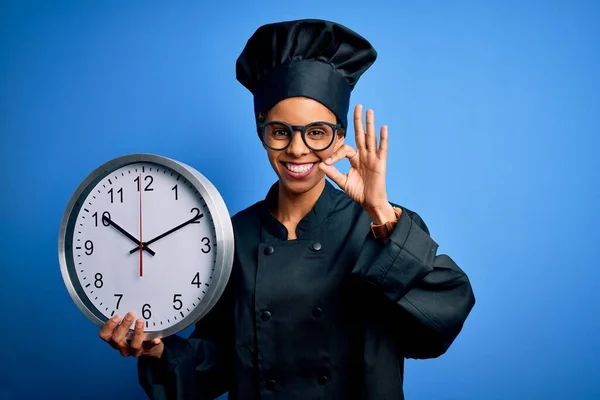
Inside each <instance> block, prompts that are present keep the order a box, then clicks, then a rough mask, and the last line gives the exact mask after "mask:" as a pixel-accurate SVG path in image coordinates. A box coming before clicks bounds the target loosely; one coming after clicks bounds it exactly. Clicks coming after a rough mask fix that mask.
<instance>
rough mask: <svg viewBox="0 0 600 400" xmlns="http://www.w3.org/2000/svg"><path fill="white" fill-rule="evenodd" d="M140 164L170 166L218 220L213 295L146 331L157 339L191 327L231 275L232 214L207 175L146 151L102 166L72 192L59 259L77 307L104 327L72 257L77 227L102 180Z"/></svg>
mask: <svg viewBox="0 0 600 400" xmlns="http://www.w3.org/2000/svg"><path fill="white" fill-rule="evenodd" d="M136 163H151V164H156V165H158V166H161V167H166V168H169V169H171V170H173V171H175V172H177V173H178V174H181V176H182V177H184V178H185V179H187V180H188V181H189V182H190V183H191V184H192V185H193V186H194V188H195V189H196V190H198V192H199V194H200V195H201V196H202V199H203V200H204V201H205V202H206V206H207V208H208V210H209V212H210V214H211V216H212V219H213V222H214V229H215V235H216V240H217V245H216V248H217V255H216V263H215V274H218V275H217V276H215V275H213V284H211V291H210V292H209V296H205V297H204V298H203V299H202V301H201V302H200V304H199V305H198V306H197V307H195V308H194V310H193V311H192V312H191V313H190V314H188V315H187V316H186V317H185V318H183V319H182V320H180V321H178V322H177V323H176V324H174V325H172V326H170V327H168V328H165V329H161V330H157V331H151V332H144V340H152V339H154V338H163V337H167V336H170V335H172V334H175V333H177V332H180V331H182V330H184V329H186V328H188V327H189V326H191V325H192V324H194V323H195V322H197V321H199V320H200V319H202V318H203V317H204V316H205V315H206V314H207V313H208V312H209V311H210V310H211V309H212V308H213V307H214V306H215V304H216V302H217V301H218V300H219V298H220V297H221V296H222V294H223V292H224V291H225V287H226V286H227V282H228V281H229V277H230V275H231V269H232V266H233V253H234V234H233V226H232V223H231V218H230V214H229V211H228V209H227V206H226V204H225V201H224V200H223V198H222V197H221V194H220V193H219V192H218V190H217V189H216V188H215V186H214V185H213V184H212V183H211V182H210V181H209V180H208V179H207V178H206V177H205V176H204V175H202V174H201V173H200V172H198V171H197V170H196V169H194V168H193V167H190V166H189V165H187V164H184V163H182V162H180V161H177V160H174V159H171V158H168V157H164V156H160V155H156V154H145V153H137V154H129V155H124V156H120V157H117V158H114V159H112V160H110V161H108V162H106V163H104V164H102V165H100V166H99V167H97V168H96V169H95V170H93V171H92V172H91V173H90V174H89V175H88V176H87V177H86V178H85V179H84V180H83V181H82V182H81V183H80V184H79V186H78V187H77V189H76V190H75V192H74V193H73V194H72V195H71V198H70V200H69V202H68V204H67V207H66V209H65V211H64V214H63V217H62V220H61V224H60V228H59V233H58V259H59V263H60V271H61V274H62V277H63V280H64V283H65V285H66V287H67V290H68V292H69V294H70V296H71V298H72V299H73V301H74V302H75V304H76V305H77V307H78V308H79V309H80V310H81V312H83V314H84V315H85V316H86V317H87V318H88V319H89V320H91V321H92V322H93V323H94V324H95V325H96V326H98V327H102V325H104V323H105V322H106V321H108V319H107V318H106V317H105V316H104V314H103V313H102V312H100V311H99V310H98V309H97V308H96V307H95V306H94V305H93V304H92V302H91V301H90V300H89V298H88V296H87V295H86V294H85V291H84V290H83V288H82V286H81V284H80V282H79V279H78V277H77V273H76V270H75V265H74V263H73V262H74V261H73V257H72V254H73V249H72V239H73V234H74V227H75V223H76V220H77V216H78V214H79V211H80V210H81V207H82V206H83V202H84V201H85V199H86V198H87V196H88V195H89V193H90V192H91V191H92V190H93V189H94V187H95V186H96V185H97V184H98V182H100V181H101V180H102V179H104V178H105V177H106V176H108V175H110V174H111V173H113V172H114V171H116V170H117V169H119V168H122V167H124V166H126V165H130V164H136ZM213 285H214V286H213ZM132 332H133V330H132V329H130V330H129V333H128V335H129V336H130V335H131V334H132Z"/></svg>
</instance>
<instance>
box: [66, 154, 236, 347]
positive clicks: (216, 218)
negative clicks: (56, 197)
mask: <svg viewBox="0 0 600 400" xmlns="http://www.w3.org/2000/svg"><path fill="white" fill-rule="evenodd" d="M58 243H59V246H58V254H59V262H60V268H61V273H62V277H63V280H64V283H65V285H66V287H67V289H68V291H69V293H70V295H71V297H72V299H73V301H74V302H75V304H76V305H77V306H78V307H79V309H80V310H81V311H82V312H83V313H84V314H85V315H86V316H87V317H88V318H89V319H90V320H91V321H92V322H93V323H95V324H96V325H98V326H102V325H103V324H104V323H105V322H106V321H107V320H108V319H109V318H111V317H112V316H113V315H115V314H118V315H121V316H123V315H124V314H125V313H126V312H129V311H133V312H135V314H136V318H143V319H144V320H145V329H144V332H145V333H144V335H145V339H146V340H150V339H153V338H159V337H165V336H169V335H171V334H174V333H176V332H179V331H181V330H183V329H185V328H187V327H188V326H190V325H191V324H193V323H195V322H196V321H198V320H199V319H201V318H202V317H204V316H205V315H206V313H207V312H208V311H210V309H211V308H212V307H213V306H214V304H215V303H216V301H217V300H218V299H219V297H220V296H221V295H222V294H223V291H224V289H225V286H226V284H227V281H228V280H229V276H230V272H231V266H232V264H233V251H234V248H233V247H234V236H233V229H232V225H231V219H230V215H229V213H228V210H227V207H226V205H225V202H224V201H223V199H222V197H221V196H220V194H219V192H218V191H217V190H216V188H215V187H214V186H213V185H212V184H211V182H210V181H209V180H208V179H207V178H206V177H204V176H203V175H202V174H200V173H199V172H198V171H197V170H195V169H194V168H192V167H190V166H188V165H186V164H183V163H181V162H178V161H176V160H173V159H170V158H166V157H162V156H159V155H154V154H131V155H125V156H122V157H118V158H115V159H113V160H110V161H108V162H107V163H105V164H103V165H101V166H100V167H98V168H97V169H95V170H94V171H93V172H92V173H91V174H90V175H89V176H88V177H87V178H86V179H85V180H84V181H83V182H81V184H80V185H79V187H78V188H77V189H76V191H75V192H74V193H73V195H72V197H71V199H70V201H69V203H68V205H67V207H66V210H65V212H64V215H63V219H62V222H61V225H60V231H59V241H58ZM130 333H131V330H130Z"/></svg>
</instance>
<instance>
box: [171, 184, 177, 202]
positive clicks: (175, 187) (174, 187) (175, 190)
mask: <svg viewBox="0 0 600 400" xmlns="http://www.w3.org/2000/svg"><path fill="white" fill-rule="evenodd" d="M171 190H173V191H174V192H175V200H179V196H178V193H177V185H175V186H173V187H172V188H171Z"/></svg>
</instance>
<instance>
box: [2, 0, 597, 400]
mask: <svg viewBox="0 0 600 400" xmlns="http://www.w3.org/2000/svg"><path fill="white" fill-rule="evenodd" d="M203 3H204V2H202V1H196V2H156V1H155V2H147V1H143V2H142V1H129V2H110V1H108V2H93V1H73V2H68V3H67V2H59V1H53V2H32V1H12V2H10V1H7V0H5V1H3V2H2V5H1V6H0V59H1V61H0V90H1V92H0V93H1V97H0V134H1V135H2V136H1V139H2V140H1V142H0V148H1V153H0V160H1V162H2V165H1V167H2V168H1V171H2V184H1V187H2V196H0V201H1V204H0V205H1V207H0V225H1V227H2V229H1V231H0V232H1V234H2V237H1V240H0V246H1V248H0V250H1V254H2V258H1V259H0V260H1V261H0V262H1V273H2V279H1V280H0V282H1V283H0V300H1V301H0V304H1V307H2V308H1V311H2V319H3V321H2V328H1V329H0V339H1V341H0V343H1V346H2V347H1V350H0V354H1V356H0V360H1V365H2V373H1V374H0V398H2V399H26V398H27V399H29V398H35V399H42V398H61V399H84V398H85V399H96V398H98V399H100V398H129V399H134V398H138V399H143V398H144V394H143V392H142V391H141V389H140V387H139V386H138V383H137V376H136V367H135V359H132V358H122V357H121V356H120V355H119V354H118V353H117V352H116V351H114V350H112V349H111V348H109V347H108V346H107V345H106V344H105V343H103V342H102V341H101V340H100V339H99V337H98V329H97V328H96V327H95V326H93V325H92V324H91V323H90V322H89V321H88V320H87V319H85V317H84V316H83V315H82V314H81V313H80V311H79V310H78V309H77V308H76V306H75V305H74V303H73V302H72V300H71V298H70V297H69V295H68V293H67V291H66V289H65V286H64V284H63V282H62V278H61V275H60V270H59V266H58V260H57V234H58V227H59V223H60V219H61V217H62V213H63V211H64V208H65V206H66V204H67V201H68V199H69V197H70V196H71V194H72V192H73V191H74V190H75V188H76V187H77V185H78V184H79V183H80V181H81V180H82V179H84V178H85V177H86V176H87V174H88V173H90V172H91V171H92V170H93V169H94V168H95V167H96V166H98V165H99V164H101V163H103V162H105V161H107V160H109V159H111V158H113V157H117V156H120V155H123V154H126V153H132V152H152V153H158V154H162V155H165V156H168V157H173V158H176V159H179V160H181V161H183V162H186V163H189V164H191V165H193V166H195V167H196V168H197V169H199V170H200V171H201V172H202V173H203V174H205V175H206V176H207V177H208V178H209V179H211V180H212V181H213V182H214V184H215V185H216V186H217V187H218V188H219V190H220V191H221V192H222V194H223V196H224V198H225V200H226V202H227V204H228V206H229V208H230V211H231V212H232V213H234V212H237V211H239V210H241V209H242V208H245V207H247V206H248V205H250V204H252V203H254V202H255V201H257V200H259V199H261V198H263V196H264V195H265V194H266V191H267V189H268V187H269V186H270V185H271V183H272V182H273V181H274V179H275V175H274V173H273V172H272V170H271V167H270V166H269V164H268V161H267V158H266V156H265V154H264V151H263V149H262V148H261V146H260V145H259V143H258V141H257V138H256V134H255V133H254V127H253V119H252V98H251V96H250V94H249V93H248V92H247V91H246V90H245V89H244V88H243V87H242V86H241V85H240V84H238V83H237V81H236V80H235V68H234V63H235V59H236V57H237V56H238V54H239V52H240V50H241V49H242V47H243V46H244V44H245V41H246V40H247V38H248V37H249V36H250V35H251V33H252V32H253V31H254V30H255V29H256V28H257V27H258V26H259V25H260V24H263V23H266V22H271V21H275V20H282V19H296V18H302V17H317V18H328V19H335V20H338V21H340V22H342V23H344V24H346V25H348V26H349V27H351V28H353V29H355V30H357V31H359V32H360V33H362V34H363V35H365V36H366V37H367V38H368V39H369V40H370V41H371V42H372V43H373V44H374V46H375V47H376V48H377V50H378V51H379V59H378V61H377V62H376V64H375V65H374V66H373V68H372V69H371V70H369V71H368V72H367V73H366V74H365V75H364V76H363V78H362V79H361V81H360V82H359V84H358V86H357V88H356V90H355V92H354V94H353V98H352V102H351V107H353V106H354V105H355V104H356V103H357V102H361V103H362V104H364V105H365V107H371V108H374V109H375V112H376V121H377V122H378V124H383V123H385V124H388V125H389V129H390V142H391V143H390V160H389V172H388V186H389V196H390V198H391V199H392V200H393V201H395V202H400V203H402V204H404V205H405V206H407V207H410V208H412V209H415V210H416V211H418V212H419V213H420V214H421V216H422V217H423V218H424V219H425V221H426V222H427V224H428V225H429V227H430V229H431V231H432V235H433V237H434V238H435V239H436V240H437V241H438V242H439V243H440V251H442V252H447V253H449V254H451V255H452V256H453V257H454V259H455V260H456V261H457V262H458V264H459V265H460V266H461V267H462V268H463V269H465V270H466V272H467V273H468V274H469V276H470V278H471V280H472V283H473V285H474V289H475V293H476V296H477V300H478V303H477V305H476V307H475V309H474V310H473V313H472V315H471V316H470V319H469V320H468V322H467V324H466V326H465V328H464V331H463V333H462V334H461V335H460V336H459V338H458V339H457V340H456V342H455V344H454V346H453V347H452V348H451V349H450V351H449V352H448V353H447V354H446V355H444V356H443V357H441V358H439V359H435V360H427V361H408V363H407V367H406V393H407V398H408V399H411V400H418V399H443V400H459V399H460V400H480V399H485V400H494V399H498V400H506V399H526V400H531V399H544V400H551V399H561V400H562V399H578V400H584V399H598V398H600V385H599V383H598V382H600V361H599V356H600V340H598V332H599V331H600V322H599V317H600V287H599V285H598V282H599V280H600V272H598V271H599V268H598V267H599V265H598V258H597V256H596V254H595V249H597V248H598V247H597V246H598V242H599V239H600V235H599V234H598V223H599V222H600V211H599V205H600V202H599V200H600V189H599V188H600V185H599V183H600V179H599V178H600V162H599V160H598V157H597V153H598V149H599V148H600V143H599V139H598V137H599V133H600V129H599V128H600V123H599V118H598V114H599V110H600V77H599V72H598V71H600V53H599V51H598V49H599V48H598V43H599V40H600V35H599V33H600V32H599V30H600V28H599V27H598V26H599V25H598V22H597V21H598V19H599V18H600V6H598V5H597V4H599V3H597V2H593V1H589V2H584V1H566V0H565V1H551V2H548V1H528V2H522V1H506V0H503V1H494V2H492V1H488V2H479V1H471V2H466V1H454V2H446V1H438V2H433V1H425V2H408V1H389V2H383V1H372V2H371V4H368V2H365V1H362V2H358V1H357V2H354V3H353V2H350V1H343V2H340V1H299V2H283V1H272V2H266V1H265V2H252V1H240V2H239V4H234V3H233V2H214V4H215V5H211V6H208V5H203ZM349 139H350V143H351V144H353V137H352V135H350V137H349ZM407 149H410V150H407ZM346 169H347V164H342V170H346ZM187 333H189V331H186V334H187Z"/></svg>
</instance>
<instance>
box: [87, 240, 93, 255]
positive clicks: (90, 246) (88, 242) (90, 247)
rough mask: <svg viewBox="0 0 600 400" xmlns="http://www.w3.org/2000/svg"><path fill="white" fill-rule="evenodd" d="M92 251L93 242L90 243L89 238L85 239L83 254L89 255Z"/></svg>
mask: <svg viewBox="0 0 600 400" xmlns="http://www.w3.org/2000/svg"><path fill="white" fill-rule="evenodd" d="M88 251H89V253H88ZM93 252H94V243H92V241H91V240H86V241H85V254H87V255H88V256H91V255H92V253H93Z"/></svg>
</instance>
